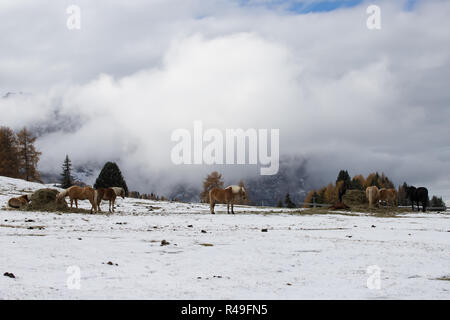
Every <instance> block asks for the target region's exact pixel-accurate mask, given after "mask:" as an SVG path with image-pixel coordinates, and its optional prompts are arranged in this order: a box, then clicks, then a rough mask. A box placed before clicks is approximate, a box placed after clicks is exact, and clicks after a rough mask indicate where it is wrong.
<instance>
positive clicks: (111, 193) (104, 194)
mask: <svg viewBox="0 0 450 320" xmlns="http://www.w3.org/2000/svg"><path fill="white" fill-rule="evenodd" d="M95 192H96V193H97V194H96V197H97V206H98V210H99V211H102V210H101V209H100V203H101V202H102V200H108V201H109V212H111V213H112V212H114V202H115V201H116V197H117V195H116V191H115V190H114V189H113V188H98V189H97V190H95Z"/></svg>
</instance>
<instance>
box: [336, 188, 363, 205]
mask: <svg viewBox="0 0 450 320" xmlns="http://www.w3.org/2000/svg"><path fill="white" fill-rule="evenodd" d="M342 201H343V202H344V203H345V204H346V205H348V206H355V205H361V204H366V203H368V202H367V198H366V193H365V192H364V191H362V190H347V192H346V193H345V195H344V196H343V198H342Z"/></svg>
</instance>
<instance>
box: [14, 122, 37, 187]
mask: <svg viewBox="0 0 450 320" xmlns="http://www.w3.org/2000/svg"><path fill="white" fill-rule="evenodd" d="M35 141H36V137H35V136H33V135H32V134H31V132H29V131H28V130H27V128H23V129H22V130H21V131H19V133H18V134H17V146H18V156H19V166H20V173H21V176H22V178H23V179H25V180H27V181H40V180H41V179H40V175H39V172H38V171H37V163H38V162H39V157H40V155H41V154H42V153H41V152H39V151H37V150H36V148H35V147H34V142H35Z"/></svg>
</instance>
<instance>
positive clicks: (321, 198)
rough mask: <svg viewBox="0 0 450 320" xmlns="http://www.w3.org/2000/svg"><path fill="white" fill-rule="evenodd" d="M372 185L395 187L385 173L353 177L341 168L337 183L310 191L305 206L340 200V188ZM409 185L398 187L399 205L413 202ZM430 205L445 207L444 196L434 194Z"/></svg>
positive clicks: (352, 188)
mask: <svg viewBox="0 0 450 320" xmlns="http://www.w3.org/2000/svg"><path fill="white" fill-rule="evenodd" d="M370 186H376V187H378V188H379V189H381V188H386V189H395V186H394V183H393V182H392V181H391V180H390V179H389V178H388V177H387V176H386V175H385V174H384V173H381V174H379V173H378V172H374V173H370V174H369V175H368V176H367V177H366V178H364V176H363V175H362V174H358V175H355V176H354V177H353V178H351V177H350V175H349V173H348V171H347V170H341V171H339V174H338V176H337V178H336V182H335V183H329V184H328V185H327V186H324V187H321V188H319V189H314V190H311V191H309V192H308V194H307V195H306V198H305V200H304V202H305V204H304V207H310V205H308V203H316V204H334V203H336V202H338V201H339V190H343V189H345V190H360V191H365V190H366V188H367V187H370ZM407 187H408V184H407V183H406V182H404V183H403V184H402V185H400V186H399V187H398V189H397V195H398V205H400V206H409V205H410V204H411V202H410V200H409V199H407V197H406V188H407ZM429 205H430V206H431V207H445V202H444V201H443V200H442V197H437V196H433V197H432V198H431V200H429Z"/></svg>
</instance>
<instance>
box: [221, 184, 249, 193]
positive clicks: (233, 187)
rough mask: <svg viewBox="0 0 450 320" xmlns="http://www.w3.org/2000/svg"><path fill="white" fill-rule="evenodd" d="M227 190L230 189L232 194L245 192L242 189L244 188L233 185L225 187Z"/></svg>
mask: <svg viewBox="0 0 450 320" xmlns="http://www.w3.org/2000/svg"><path fill="white" fill-rule="evenodd" d="M229 188H231V191H232V192H233V193H234V194H236V193H239V192H240V191H241V189H242V191H243V192H245V188H244V187H241V186H237V185H235V184H233V185H231V186H228V187H226V188H225V189H229Z"/></svg>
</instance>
